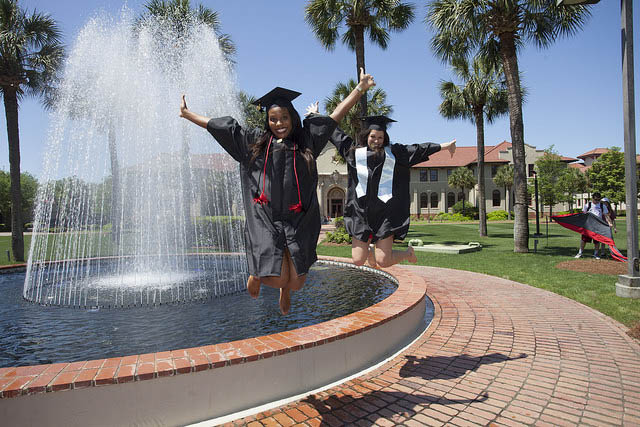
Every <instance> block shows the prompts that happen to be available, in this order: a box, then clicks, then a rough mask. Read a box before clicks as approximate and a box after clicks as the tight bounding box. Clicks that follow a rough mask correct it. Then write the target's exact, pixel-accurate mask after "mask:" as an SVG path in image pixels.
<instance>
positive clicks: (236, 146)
mask: <svg viewBox="0 0 640 427" xmlns="http://www.w3.org/2000/svg"><path fill="white" fill-rule="evenodd" d="M207 130H208V131H209V133H210V134H211V135H212V136H213V137H214V138H215V139H216V141H218V143H219V144H220V146H221V147H222V148H224V150H225V151H226V152H227V153H229V155H230V156H231V157H233V158H234V159H235V160H236V161H238V162H240V163H246V162H247V161H248V159H249V158H250V157H249V156H250V152H249V145H250V144H252V143H253V141H254V139H255V135H254V134H253V133H252V132H247V131H245V130H244V129H242V127H241V126H240V124H239V123H238V122H237V121H236V120H235V119H234V118H232V117H228V116H227V117H219V118H214V119H211V120H209V122H208V123H207Z"/></svg>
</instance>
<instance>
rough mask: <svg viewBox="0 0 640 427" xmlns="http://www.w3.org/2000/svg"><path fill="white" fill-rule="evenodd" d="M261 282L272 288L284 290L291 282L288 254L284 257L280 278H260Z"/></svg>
mask: <svg viewBox="0 0 640 427" xmlns="http://www.w3.org/2000/svg"><path fill="white" fill-rule="evenodd" d="M260 281H261V282H262V283H263V284H265V285H267V286H269V287H270V288H276V289H282V288H284V287H285V286H287V283H288V282H289V263H288V262H287V253H285V255H284V256H283V257H282V268H281V270H280V275H279V276H266V277H260Z"/></svg>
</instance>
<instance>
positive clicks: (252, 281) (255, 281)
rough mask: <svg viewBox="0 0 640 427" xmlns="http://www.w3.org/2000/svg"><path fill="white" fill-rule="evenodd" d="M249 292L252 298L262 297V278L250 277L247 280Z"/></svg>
mask: <svg viewBox="0 0 640 427" xmlns="http://www.w3.org/2000/svg"><path fill="white" fill-rule="evenodd" d="M247 291H248V292H249V295H251V298H258V296H259V295H260V278H259V277H258V276H249V279H248V280H247Z"/></svg>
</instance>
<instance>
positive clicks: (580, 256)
mask: <svg viewBox="0 0 640 427" xmlns="http://www.w3.org/2000/svg"><path fill="white" fill-rule="evenodd" d="M574 258H582V252H578V254H577V255H576V256H574Z"/></svg>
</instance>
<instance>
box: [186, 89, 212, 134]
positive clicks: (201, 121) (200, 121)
mask: <svg viewBox="0 0 640 427" xmlns="http://www.w3.org/2000/svg"><path fill="white" fill-rule="evenodd" d="M180 117H182V118H184V119H187V120H189V121H190V122H192V123H195V124H197V125H198V126H200V127H203V128H205V129H206V128H207V123H209V120H211V119H210V118H209V117H205V116H201V115H200V114H197V113H194V112H193V111H190V110H189V109H188V108H187V100H186V99H185V95H182V102H181V103H180Z"/></svg>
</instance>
